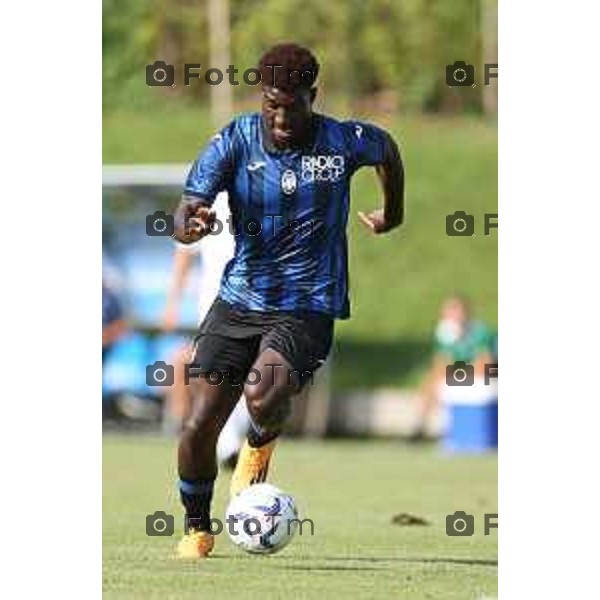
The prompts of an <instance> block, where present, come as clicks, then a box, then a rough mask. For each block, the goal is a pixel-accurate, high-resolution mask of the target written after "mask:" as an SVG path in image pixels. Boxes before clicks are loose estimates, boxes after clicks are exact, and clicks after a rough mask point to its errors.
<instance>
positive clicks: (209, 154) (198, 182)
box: [184, 121, 236, 205]
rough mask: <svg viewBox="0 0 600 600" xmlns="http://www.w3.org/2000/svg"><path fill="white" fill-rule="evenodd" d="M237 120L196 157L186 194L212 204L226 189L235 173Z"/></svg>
mask: <svg viewBox="0 0 600 600" xmlns="http://www.w3.org/2000/svg"><path fill="white" fill-rule="evenodd" d="M235 128H236V125H235V121H232V122H231V123H230V124H229V125H228V126H227V127H225V128H224V129H222V130H221V131H220V132H219V133H217V134H216V135H215V136H214V137H213V138H212V140H211V141H210V143H209V144H208V146H207V147H206V148H205V149H204V150H203V151H202V153H201V154H200V156H198V158H197V159H196V161H195V162H194V164H193V165H192V168H191V170H190V172H189V174H188V177H187V180H186V182H185V189H184V195H185V196H193V197H196V198H202V199H203V200H206V203H207V204H208V205H212V203H213V202H214V200H215V197H216V196H217V194H218V193H219V192H221V191H223V190H226V189H227V187H228V185H229V182H230V180H231V175H232V173H233V145H234V133H235Z"/></svg>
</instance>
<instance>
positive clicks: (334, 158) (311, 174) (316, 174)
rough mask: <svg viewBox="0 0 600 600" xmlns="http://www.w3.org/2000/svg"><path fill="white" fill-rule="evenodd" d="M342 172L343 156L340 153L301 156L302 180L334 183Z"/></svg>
mask: <svg viewBox="0 0 600 600" xmlns="http://www.w3.org/2000/svg"><path fill="white" fill-rule="evenodd" d="M343 174H344V157H343V156H342V155H340V154H336V155H321V156H303V157H302V181H307V182H308V183H312V182H314V181H327V182H329V183H335V182H336V181H339V180H340V178H341V177H342V175H343Z"/></svg>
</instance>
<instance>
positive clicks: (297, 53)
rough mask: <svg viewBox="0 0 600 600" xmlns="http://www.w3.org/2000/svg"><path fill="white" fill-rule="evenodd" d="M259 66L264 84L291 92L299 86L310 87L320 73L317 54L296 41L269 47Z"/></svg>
mask: <svg viewBox="0 0 600 600" xmlns="http://www.w3.org/2000/svg"><path fill="white" fill-rule="evenodd" d="M275 65H277V66H275ZM279 65H280V66H279ZM258 68H259V70H260V74H261V80H262V84H263V86H273V87H276V88H278V89H280V90H283V91H285V92H291V93H293V92H295V91H296V90H297V89H298V88H307V89H310V88H311V87H312V86H313V85H314V83H315V81H316V80H317V75H318V74H319V62H318V61H317V59H316V58H315V55H314V54H313V53H312V52H311V51H310V50H309V49H308V48H305V47H303V46H300V45H298V44H294V43H284V44H277V45H275V46H273V47H272V48H269V50H267V51H266V52H265V53H264V54H263V55H262V58H261V59H260V62H259V64H258Z"/></svg>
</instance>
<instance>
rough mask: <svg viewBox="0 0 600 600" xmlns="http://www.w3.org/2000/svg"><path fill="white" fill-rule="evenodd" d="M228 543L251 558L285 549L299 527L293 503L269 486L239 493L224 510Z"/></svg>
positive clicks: (253, 487)
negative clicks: (237, 547) (255, 555)
mask: <svg viewBox="0 0 600 600" xmlns="http://www.w3.org/2000/svg"><path fill="white" fill-rule="evenodd" d="M225 517H226V528H227V533H228V534H229V537H230V538H231V541H232V542H233V543H234V544H235V545H236V546H239V547H240V548H242V549H243V550H246V552H252V553H254V554H273V553H274V552H279V550H281V549H282V548H284V547H285V546H287V545H288V544H289V543H290V542H291V541H292V538H293V537H294V535H295V533H296V529H297V527H298V510H297V509H296V503H295V502H294V499H293V498H292V497H291V496H289V495H288V494H286V493H284V492H282V491H281V490H280V489H278V488H276V487H275V486H274V485H271V484H269V483H257V484H255V485H251V486H250V487H247V488H246V489H244V490H242V491H241V492H240V493H239V494H238V495H237V496H236V497H235V498H233V500H232V501H231V502H230V503H229V506H228V507H227V513H226V515H225Z"/></svg>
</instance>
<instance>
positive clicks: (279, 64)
mask: <svg viewBox="0 0 600 600" xmlns="http://www.w3.org/2000/svg"><path fill="white" fill-rule="evenodd" d="M258 68H259V69H260V73H261V81H262V115H263V121H264V124H265V129H266V131H267V134H268V135H269V137H270V140H271V142H272V143H273V145H274V146H275V147H277V148H280V149H285V148H288V147H292V146H299V145H302V143H303V142H304V141H305V140H306V139H307V137H308V135H309V134H310V128H311V124H312V104H313V102H314V100H315V96H316V92H317V90H316V87H315V85H314V84H315V82H316V79H317V75H318V74H319V63H318V62H317V59H316V58H315V56H314V55H313V53H312V52H311V51H310V50H308V49H307V48H304V47H302V46H299V45H298V44H292V43H286V44H277V45H276V46H273V47H272V48H270V49H269V50H267V51H266V52H265V53H264V54H263V56H262V58H261V59H260V62H259V65H258Z"/></svg>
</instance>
